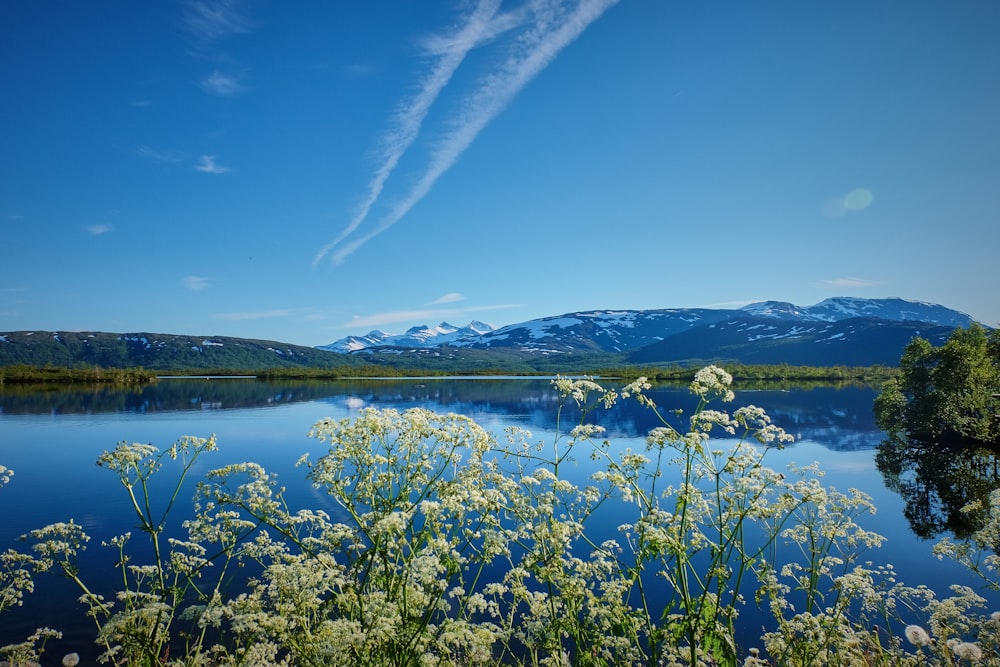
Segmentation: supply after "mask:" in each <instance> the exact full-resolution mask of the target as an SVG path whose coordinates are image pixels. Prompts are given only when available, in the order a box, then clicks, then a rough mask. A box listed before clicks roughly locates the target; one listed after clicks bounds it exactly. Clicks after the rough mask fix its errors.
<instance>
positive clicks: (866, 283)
mask: <svg viewBox="0 0 1000 667" xmlns="http://www.w3.org/2000/svg"><path fill="white" fill-rule="evenodd" d="M881 284H883V283H882V281H881V280H869V279H867V278H853V277H844V278H831V279H829V280H820V281H819V282H818V283H817V285H819V286H820V287H822V288H824V289H864V288H866V287H875V286H877V285H881Z"/></svg>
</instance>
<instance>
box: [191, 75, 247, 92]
mask: <svg viewBox="0 0 1000 667" xmlns="http://www.w3.org/2000/svg"><path fill="white" fill-rule="evenodd" d="M201 88H202V90H204V91H205V92H206V93H211V94H212V95H218V96H219V97H233V96H234V95H238V94H240V93H242V92H243V91H244V90H245V88H244V86H243V83H242V82H241V81H240V78H239V77H237V76H231V75H229V74H223V73H222V72H220V71H219V70H215V71H214V72H212V73H211V74H209V75H208V76H206V77H205V78H204V79H202V81H201Z"/></svg>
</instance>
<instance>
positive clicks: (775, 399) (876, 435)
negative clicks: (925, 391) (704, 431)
mask: <svg viewBox="0 0 1000 667" xmlns="http://www.w3.org/2000/svg"><path fill="white" fill-rule="evenodd" d="M607 384H608V385H609V386H610V385H612V384H613V383H611V382H608V383H607ZM649 395H650V396H651V397H652V398H653V400H654V401H655V402H656V404H657V405H659V406H663V407H664V408H665V409H668V410H674V409H675V408H682V409H684V410H685V412H686V413H688V414H689V413H690V412H691V411H692V410H693V409H694V407H695V400H694V398H693V397H692V396H691V394H690V393H689V392H688V390H687V387H686V386H683V385H658V386H657V387H654V388H653V389H652V390H650V392H649ZM874 397H875V390H874V389H872V388H870V387H858V386H851V387H841V388H838V387H832V386H829V385H826V386H813V387H808V388H797V389H795V390H789V389H787V388H766V387H765V388H754V389H741V388H737V391H736V401H735V402H734V403H733V404H732V405H730V406H727V407H729V408H731V409H735V408H737V407H740V406H743V405H750V404H753V405H760V406H765V407H766V408H767V410H768V413H769V414H770V415H771V417H772V418H773V419H774V421H775V423H776V424H778V425H779V426H781V427H782V428H784V429H785V430H786V431H788V432H789V433H792V434H794V435H795V436H796V438H797V439H800V440H814V441H816V442H820V443H822V444H823V445H824V446H826V447H828V448H830V449H835V450H842V451H857V450H868V449H874V448H875V447H876V446H877V445H878V443H879V442H880V441H881V440H882V438H883V437H884V434H883V433H882V432H881V431H880V430H879V429H878V427H877V426H876V425H875V421H874V417H873V415H872V407H871V406H872V401H873V400H874ZM304 402H328V403H334V404H337V405H338V406H342V407H345V408H347V409H351V410H355V409H358V408H361V407H364V406H375V407H387V406H391V407H395V408H399V409H405V408H407V407H426V408H429V409H431V410H435V411H447V412H457V413H460V414H464V415H468V416H470V417H472V418H474V419H476V418H479V417H482V418H484V419H485V418H487V417H493V418H496V417H497V416H501V417H503V418H507V419H514V420H516V421H518V422H519V423H522V424H524V425H525V426H526V427H527V428H536V429H542V430H551V429H554V428H555V425H556V423H555V420H556V410H555V408H556V405H557V404H558V396H557V394H556V392H555V391H554V390H553V388H552V384H551V381H550V380H549V379H538V378H533V379H523V378H518V379H511V378H496V379H488V378H467V379H455V378H440V379H439V378H417V379H411V380H395V379H394V380H356V379H352V380H337V381H297V382H275V381H262V380H254V379H218V378H215V379H168V380H160V381H159V382H156V383H153V384H150V385H146V386H142V387H134V388H126V389H115V388H110V387H106V386H93V387H71V388H69V389H60V390H49V391H32V390H25V389H24V388H18V387H10V386H8V387H5V386H3V385H0V414H6V415H39V414H48V415H73V414H76V415H95V414H102V413H139V414H151V413H160V412H172V411H184V410H238V409H246V408H268V407H276V406H282V405H289V404H293V403H304ZM565 416H566V415H564V417H565ZM570 416H571V415H570ZM607 417H608V419H607V423H608V424H609V427H610V429H611V431H610V434H611V435H612V436H614V437H637V436H643V435H645V434H646V433H647V432H649V430H650V429H652V428H654V427H656V426H658V425H659V422H658V421H657V418H656V416H655V415H653V414H651V413H650V411H648V410H645V409H643V408H641V407H640V406H639V405H638V404H637V403H635V402H634V401H626V402H622V403H619V404H618V405H616V406H615V407H614V408H613V409H612V411H611V413H610V414H609V415H607Z"/></svg>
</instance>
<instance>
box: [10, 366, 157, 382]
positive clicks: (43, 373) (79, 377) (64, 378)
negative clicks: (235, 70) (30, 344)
mask: <svg viewBox="0 0 1000 667" xmlns="http://www.w3.org/2000/svg"><path fill="white" fill-rule="evenodd" d="M154 380H156V373H155V372H154V371H150V370H147V369H145V368H100V367H98V366H85V367H80V368H61V367H57V366H30V365H28V364H13V365H10V366H0V384H3V383H10V384H18V383H21V384H28V383H31V384H75V383H86V384H104V383H107V384H114V385H133V384H145V383H147V382H153V381H154Z"/></svg>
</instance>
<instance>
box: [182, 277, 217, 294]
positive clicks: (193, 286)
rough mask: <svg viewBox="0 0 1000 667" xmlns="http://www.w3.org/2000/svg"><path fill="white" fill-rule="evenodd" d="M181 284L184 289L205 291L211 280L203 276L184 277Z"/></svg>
mask: <svg viewBox="0 0 1000 667" xmlns="http://www.w3.org/2000/svg"><path fill="white" fill-rule="evenodd" d="M182 282H183V283H184V287H187V288H188V289H189V290H194V291H196V292H197V291H200V290H203V289H207V288H208V287H210V286H211V284H212V281H211V279H210V278H206V277H204V276H185V277H184V280H183V281H182Z"/></svg>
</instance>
